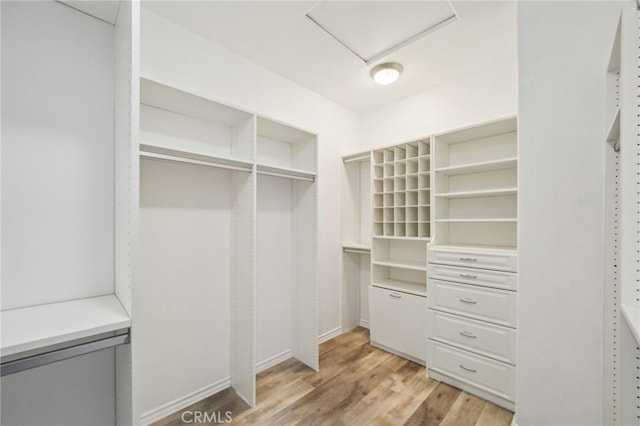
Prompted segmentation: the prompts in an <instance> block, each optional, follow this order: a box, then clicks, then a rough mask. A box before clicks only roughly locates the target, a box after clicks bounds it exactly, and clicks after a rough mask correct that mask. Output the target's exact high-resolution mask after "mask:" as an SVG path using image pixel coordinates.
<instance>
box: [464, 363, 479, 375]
mask: <svg viewBox="0 0 640 426" xmlns="http://www.w3.org/2000/svg"><path fill="white" fill-rule="evenodd" d="M460 368H462V369H463V370H465V371H468V372H469V373H475V372H477V370H474V369H471V368H467V367H465V366H464V365H462V364H460Z"/></svg>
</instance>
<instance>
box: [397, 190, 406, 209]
mask: <svg viewBox="0 0 640 426" xmlns="http://www.w3.org/2000/svg"><path fill="white" fill-rule="evenodd" d="M405 205H406V196H405V193H404V192H396V193H395V206H396V207H404V206H405Z"/></svg>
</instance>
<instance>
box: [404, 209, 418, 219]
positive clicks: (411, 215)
mask: <svg viewBox="0 0 640 426" xmlns="http://www.w3.org/2000/svg"><path fill="white" fill-rule="evenodd" d="M406 219H407V222H417V221H418V220H419V213H418V207H407V210H406Z"/></svg>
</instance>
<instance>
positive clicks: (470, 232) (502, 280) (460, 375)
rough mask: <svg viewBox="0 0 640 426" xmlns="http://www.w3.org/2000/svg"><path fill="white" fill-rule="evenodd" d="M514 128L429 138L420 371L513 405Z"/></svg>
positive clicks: (502, 124)
mask: <svg viewBox="0 0 640 426" xmlns="http://www.w3.org/2000/svg"><path fill="white" fill-rule="evenodd" d="M516 129H517V124H516V119H515V118H509V119H504V120H499V121H496V122H491V123H488V124H484V125H479V126H474V127H470V128H467V129H463V130H459V131H453V132H448V133H445V134H441V135H436V136H434V137H433V138H432V143H433V145H434V147H433V159H432V164H433V168H434V176H433V179H434V182H433V185H434V194H433V197H432V200H433V204H434V211H433V216H434V221H435V231H434V235H435V237H434V238H433V239H432V240H431V242H430V244H429V249H428V261H429V265H428V275H429V279H428V291H427V305H428V307H429V309H428V311H427V330H428V341H427V366H428V369H429V376H430V377H432V378H435V379H437V380H442V381H445V382H447V383H450V384H452V385H454V386H456V387H460V388H462V389H464V390H467V391H469V392H471V393H475V394H477V395H479V396H481V397H483V398H486V399H488V400H490V401H493V402H495V403H496V404H498V405H501V406H503V407H506V408H508V409H510V410H513V409H514V407H515V341H516V327H517V323H516V317H517V315H516V307H517V301H516V297H517V293H516V291H517V275H516V270H517V249H516V246H517V221H518V220H517V217H518V215H517V194H518V182H517V164H518V158H517V134H516Z"/></svg>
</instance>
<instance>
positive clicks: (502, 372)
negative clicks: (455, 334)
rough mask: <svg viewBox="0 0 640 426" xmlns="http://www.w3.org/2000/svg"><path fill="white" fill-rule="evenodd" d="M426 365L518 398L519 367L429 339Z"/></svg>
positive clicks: (490, 389) (494, 392)
mask: <svg viewBox="0 0 640 426" xmlns="http://www.w3.org/2000/svg"><path fill="white" fill-rule="evenodd" d="M427 366H428V367H429V368H430V369H432V370H435V371H437V372H439V373H441V374H445V375H447V376H450V377H452V378H455V379H458V380H460V381H462V382H465V383H468V384H470V385H473V386H477V387H478V388H480V389H482V390H485V391H486V392H489V393H492V394H494V395H497V396H499V397H501V398H504V399H507V400H509V401H515V393H516V392H515V390H516V389H515V388H516V379H515V378H516V368H515V367H514V366H513V365H509V364H505V363H502V362H499V361H494V360H492V359H489V358H485V357H483V356H479V355H474V354H472V353H470V352H467V351H463V350H461V349H456V348H453V347H451V346H448V345H445V344H442V343H438V342H434V341H432V340H428V341H427Z"/></svg>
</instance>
